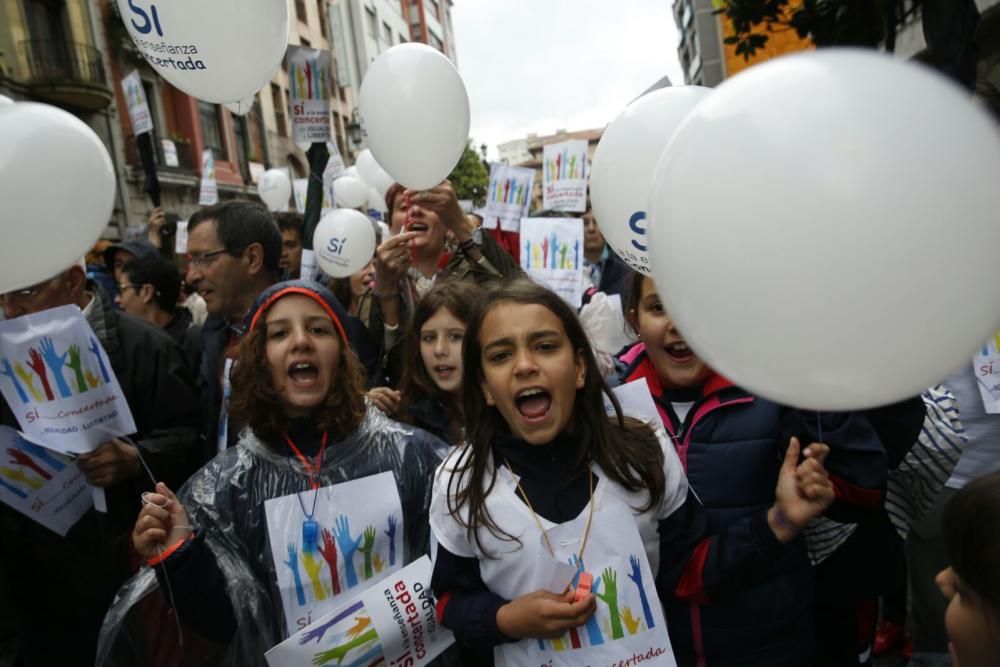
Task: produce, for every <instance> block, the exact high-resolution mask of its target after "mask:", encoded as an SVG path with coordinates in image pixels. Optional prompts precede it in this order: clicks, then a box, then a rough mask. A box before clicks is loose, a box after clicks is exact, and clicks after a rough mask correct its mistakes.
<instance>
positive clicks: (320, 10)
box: [316, 0, 330, 39]
mask: <svg viewBox="0 0 1000 667" xmlns="http://www.w3.org/2000/svg"><path fill="white" fill-rule="evenodd" d="M316 15H317V16H319V31H320V33H321V34H322V35H323V39H327V38H328V37H329V36H330V35H329V34H328V33H329V29H328V28H327V25H326V20H327V16H326V0H316Z"/></svg>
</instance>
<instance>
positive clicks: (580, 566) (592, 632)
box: [569, 554, 604, 646]
mask: <svg viewBox="0 0 1000 667" xmlns="http://www.w3.org/2000/svg"><path fill="white" fill-rule="evenodd" d="M569 564H570V565H572V566H573V567H575V568H576V574H575V575H573V588H576V585H577V583H578V582H579V581H580V573H581V572H584V571H585V570H586V569H587V568H586V565H584V562H583V559H582V558H579V557H578V556H577V555H576V554H573V555H572V556H570V558H569ZM600 589H601V578H600V577H595V578H594V581H593V582H591V584H590V592H591V593H596V592H597V591H599V590H600ZM587 638H588V639H589V640H590V645H591V646H600V645H601V644H603V643H604V633H603V632H601V626H600V624H599V623H598V622H597V616H596V615H595V616H591V617H590V618H588V619H587Z"/></svg>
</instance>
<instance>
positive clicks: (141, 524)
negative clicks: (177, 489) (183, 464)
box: [132, 482, 191, 558]
mask: <svg viewBox="0 0 1000 667" xmlns="http://www.w3.org/2000/svg"><path fill="white" fill-rule="evenodd" d="M144 499H145V500H146V503H145V504H144V505H143V506H142V511H140V512H139V518H138V519H136V522H135V528H134V529H133V530H132V546H134V547H135V550H136V551H138V552H139V553H140V554H141V555H142V556H143V557H145V558H150V557H152V556H155V555H157V553H159V549H160V548H161V547H166V546H170V545H171V544H174V543H175V542H179V541H181V540H183V539H187V537H188V536H190V535H191V527H190V526H189V525H188V515H187V511H186V510H185V509H184V506H183V505H181V503H180V501H179V500H177V496H175V495H174V494H173V492H172V491H171V490H170V489H168V488H167V485H166V484H164V483H163V482H160V483H159V484H157V485H156V492H155V493H150V494H148V495H147V496H145V497H144Z"/></svg>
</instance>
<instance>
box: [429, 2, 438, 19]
mask: <svg viewBox="0 0 1000 667" xmlns="http://www.w3.org/2000/svg"><path fill="white" fill-rule="evenodd" d="M427 4H429V5H430V10H431V14H433V15H434V18H436V19H437V20H438V21H440V20H441V5H440V4H439V3H438V0H427Z"/></svg>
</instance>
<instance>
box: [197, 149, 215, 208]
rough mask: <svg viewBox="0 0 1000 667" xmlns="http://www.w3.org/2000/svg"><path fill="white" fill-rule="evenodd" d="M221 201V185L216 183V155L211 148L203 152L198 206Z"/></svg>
mask: <svg viewBox="0 0 1000 667" xmlns="http://www.w3.org/2000/svg"><path fill="white" fill-rule="evenodd" d="M218 201H219V187H218V185H217V184H216V183H215V156H214V155H213V154H212V149H211V148H206V149H205V150H203V151H202V152H201V190H200V191H199V192H198V206H211V205H212V204H215V203H217V202H218Z"/></svg>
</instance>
